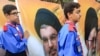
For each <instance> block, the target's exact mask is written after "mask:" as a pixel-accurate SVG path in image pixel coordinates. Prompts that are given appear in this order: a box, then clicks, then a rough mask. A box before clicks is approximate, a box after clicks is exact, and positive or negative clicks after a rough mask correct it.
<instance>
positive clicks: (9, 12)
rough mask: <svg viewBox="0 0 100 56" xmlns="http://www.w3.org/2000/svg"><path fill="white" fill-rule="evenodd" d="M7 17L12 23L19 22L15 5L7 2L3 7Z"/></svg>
mask: <svg viewBox="0 0 100 56" xmlns="http://www.w3.org/2000/svg"><path fill="white" fill-rule="evenodd" d="M2 10H3V13H4V15H5V17H6V18H7V19H8V20H9V21H10V22H12V23H19V16H18V13H19V12H18V11H17V8H16V6H15V5H12V4H7V5H5V6H4V7H3V9H2Z"/></svg>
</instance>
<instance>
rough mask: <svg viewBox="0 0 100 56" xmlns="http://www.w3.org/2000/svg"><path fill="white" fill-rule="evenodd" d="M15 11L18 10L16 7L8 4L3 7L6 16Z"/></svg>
mask: <svg viewBox="0 0 100 56" xmlns="http://www.w3.org/2000/svg"><path fill="white" fill-rule="evenodd" d="M15 9H17V8H16V6H15V5H12V4H7V5H5V6H4V7H3V13H4V14H10V12H11V11H12V10H15Z"/></svg>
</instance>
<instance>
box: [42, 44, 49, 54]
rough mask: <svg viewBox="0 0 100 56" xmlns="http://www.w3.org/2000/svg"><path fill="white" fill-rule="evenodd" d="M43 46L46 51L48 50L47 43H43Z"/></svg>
mask: <svg viewBox="0 0 100 56" xmlns="http://www.w3.org/2000/svg"><path fill="white" fill-rule="evenodd" d="M43 47H44V50H45V51H46V52H48V51H49V45H48V43H43Z"/></svg>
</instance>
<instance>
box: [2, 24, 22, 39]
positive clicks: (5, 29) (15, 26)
mask: <svg viewBox="0 0 100 56" xmlns="http://www.w3.org/2000/svg"><path fill="white" fill-rule="evenodd" d="M7 25H10V26H12V27H14V28H16V30H17V32H18V35H19V36H20V38H21V39H22V36H23V35H22V33H21V31H20V30H19V28H18V25H20V24H17V25H13V24H12V23H10V22H7V23H6V24H5V25H4V27H3V30H4V31H7V30H8V27H7Z"/></svg>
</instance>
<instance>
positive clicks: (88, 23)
mask: <svg viewBox="0 0 100 56" xmlns="http://www.w3.org/2000/svg"><path fill="white" fill-rule="evenodd" d="M94 27H95V28H96V32H98V17H97V14H96V11H95V9H93V8H91V7H90V8H89V9H88V10H87V13H86V19H85V41H86V40H88V38H89V35H90V32H91V30H92V29H93V28H94Z"/></svg>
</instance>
